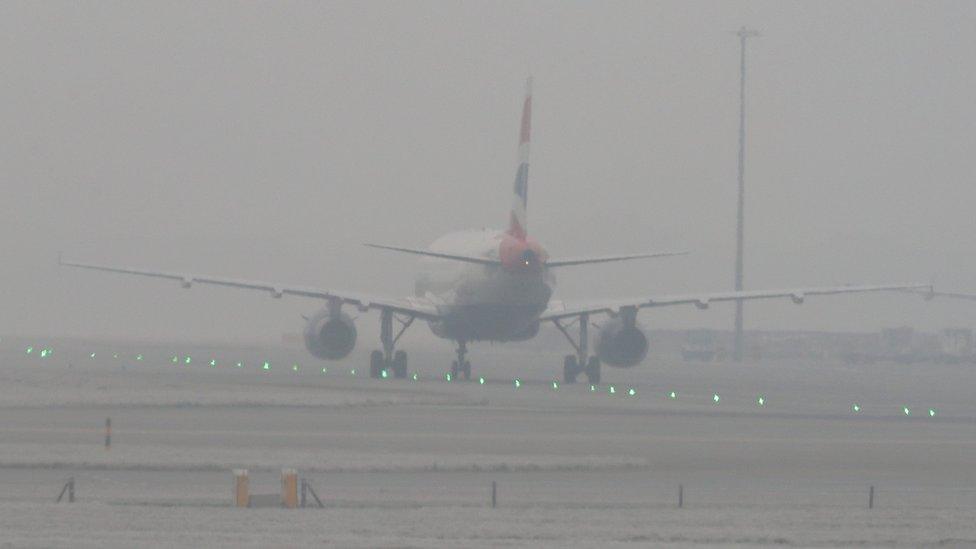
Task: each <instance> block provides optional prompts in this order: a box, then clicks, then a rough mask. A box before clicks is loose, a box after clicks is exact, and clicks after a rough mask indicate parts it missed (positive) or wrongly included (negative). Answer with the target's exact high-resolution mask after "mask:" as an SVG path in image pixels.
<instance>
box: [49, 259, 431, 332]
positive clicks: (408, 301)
mask: <svg viewBox="0 0 976 549" xmlns="http://www.w3.org/2000/svg"><path fill="white" fill-rule="evenodd" d="M58 263H59V264H60V265H64V266H67V267H78V268H81V269H92V270H96V271H107V272H112V273H123V274H130V275H137V276H145V277H152V278H164V279H168V280H176V281H179V282H180V284H181V285H182V286H183V287H184V288H190V287H192V286H193V284H210V285H214V286H229V287H232V288H242V289H245V290H258V291H263V292H268V293H270V294H271V297H274V298H280V297H281V296H283V295H296V296H301V297H312V298H317V299H324V300H339V301H340V302H342V303H344V304H349V305H353V306H355V307H358V308H359V309H360V310H362V311H366V310H369V309H390V310H392V311H394V312H397V313H402V314H406V315H410V316H415V317H418V318H421V319H424V320H436V319H438V318H440V312H439V311H438V309H437V306H436V304H435V303H434V302H432V301H430V300H429V299H424V298H416V297H410V298H404V299H386V298H378V297H373V296H368V295H363V294H356V293H351V292H335V291H332V290H324V289H320V288H313V287H309V286H293V285H288V284H275V283H272V282H260V281H255V280H242V279H237V278H226V277H217V276H208V275H194V274H189V273H177V272H169V271H151V270H145V269H136V268H131V267H115V266H109V265H98V264H95V263H82V262H79V261H65V260H62V259H60V258H58Z"/></svg>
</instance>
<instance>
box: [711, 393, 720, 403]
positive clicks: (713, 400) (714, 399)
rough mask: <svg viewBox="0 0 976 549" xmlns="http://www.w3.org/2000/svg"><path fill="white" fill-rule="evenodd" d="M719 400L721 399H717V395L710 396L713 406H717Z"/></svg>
mask: <svg viewBox="0 0 976 549" xmlns="http://www.w3.org/2000/svg"><path fill="white" fill-rule="evenodd" d="M719 400H721V398H719V396H718V393H715V394H713V395H712V402H714V403H715V404H718V401H719Z"/></svg>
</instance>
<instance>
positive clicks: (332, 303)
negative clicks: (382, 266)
mask: <svg viewBox="0 0 976 549" xmlns="http://www.w3.org/2000/svg"><path fill="white" fill-rule="evenodd" d="M526 88H527V90H526V97H525V101H524V103H523V108H522V123H521V131H520V133H519V166H518V170H517V173H516V177H515V185H514V189H513V205H512V209H511V212H510V215H509V226H508V229H507V230H504V231H491V230H482V231H468V232H459V233H452V234H448V235H446V236H444V237H442V238H440V239H438V240H437V241H435V242H434V243H433V244H432V245H431V246H430V247H429V248H427V249H415V248H406V247H397V246H381V245H376V244H368V245H369V246H373V247H376V248H383V249H388V250H394V251H398V252H403V253H410V254H416V255H420V256H423V257H425V258H427V259H425V263H426V267H427V268H426V269H425V271H426V272H424V273H423V274H421V275H420V277H419V278H418V279H417V282H416V290H415V295H413V296H411V297H406V298H399V299H397V298H392V299H387V298H382V297H375V296H367V295H356V294H354V293H348V292H342V291H334V290H330V289H323V288H311V287H303V286H293V285H288V284H276V283H268V282H256V281H248V280H239V279H235V278H226V277H216V276H200V275H193V274H187V273H176V272H165V271H154V270H144V269H135V268H127V267H113V266H106V265H96V264H91V263H82V262H77V261H61V264H63V265H67V266H73V267H82V268H87V269H96V270H102V271H112V272H118V273H126V274H134V275H142V276H148V277H157V278H165V279H172V280H177V281H179V282H180V283H181V284H182V286H183V287H185V288H190V287H191V286H192V285H194V284H211V285H218V286H231V287H236V288H243V289H249V290H259V291H265V292H269V293H270V294H271V295H272V297H276V298H280V297H281V296H283V295H296V296H302V297H309V298H314V299H319V300H322V301H324V302H325V307H324V308H323V309H322V310H321V311H319V312H318V313H317V314H315V315H313V316H311V317H309V318H308V319H307V325H306V327H305V344H306V347H307V349H308V351H309V352H310V353H311V354H312V355H313V356H315V357H317V358H320V359H326V360H338V359H342V358H344V357H346V356H347V355H349V353H350V352H351V351H352V350H353V348H354V346H355V344H356V327H355V324H354V322H353V319H352V318H351V317H350V316H349V315H348V314H347V313H346V312H345V311H344V310H343V307H344V306H351V307H354V308H356V309H358V310H359V311H362V312H365V311H368V310H377V311H379V312H380V326H381V335H380V341H381V346H382V349H378V350H375V351H373V352H372V354H371V356H370V374H371V375H372V376H373V377H379V376H381V375H382V374H383V372H384V371H392V374H393V375H394V377H400V378H402V377H405V376H406V375H407V354H406V352H404V351H402V350H396V344H397V343H398V341H399V339H400V337H401V336H402V335H403V333H404V332H405V331H406V330H407V328H409V327H410V326H411V324H412V323H413V322H414V321H415V320H417V319H419V320H422V321H426V322H427V323H428V324H429V325H430V328H431V330H432V331H433V333H434V334H436V335H437V336H439V337H441V338H445V339H449V340H452V341H454V342H455V343H456V344H457V359H456V360H455V361H454V362H453V364H452V367H451V373H452V375H453V376H454V378H455V379H457V378H459V377H460V376H463V377H464V378H466V379H470V377H471V364H470V362H468V361H467V360H466V354H467V343H468V342H472V341H521V340H526V339H530V338H532V337H534V336H535V335H536V334H537V333H538V331H539V327H540V325H541V324H542V323H544V322H552V323H553V324H554V325H555V326H556V327H557V328H558V329H559V330H560V331H561V332H562V333H563V334H564V335H565V336H566V338H567V339H568V340H569V343H570V344H571V345H572V346H573V348H574V350H575V353H573V354H571V355H567V356H566V357H565V360H564V364H563V376H564V379H565V381H567V382H574V381H576V379H577V377H578V375H579V374H581V373H583V374H585V375H586V376H587V378H588V379H589V382H590V383H593V384H596V383H599V382H600V369H601V365H602V364H606V365H608V366H614V367H630V366H634V365H637V364H639V363H640V362H641V361H642V360H643V359H644V357H645V355H646V354H647V338H646V336H645V335H644V332H643V330H642V328H641V326H640V324H639V323H638V319H637V314H638V311H639V310H640V309H645V308H650V307H666V306H674V305H687V304H691V305H695V306H697V307H699V308H702V309H704V308H707V307H708V306H709V305H710V304H711V303H715V302H721V301H735V300H753V299H768V298H777V297H782V298H790V299H792V300H793V302H794V303H797V304H799V303H802V302H803V301H804V299H805V298H806V297H807V296H812V295H830V294H847V293H857V292H876V291H884V290H909V291H911V290H927V291H931V286H929V285H876V286H838V287H821V288H792V289H785V290H764V291H738V292H736V291H732V292H717V293H701V294H690V295H660V296H641V297H636V298H632V299H611V300H602V301H598V302H596V303H591V304H579V305H570V304H564V303H562V302H560V301H555V300H552V299H551V298H552V294H553V288H554V284H555V278H554V276H553V275H552V271H553V270H555V269H560V268H566V267H570V266H576V265H585V264H591V263H604V262H611V261H624V260H631V259H637V258H651V257H664V256H672V255H680V252H658V253H642V254H631V255H618V256H603V257H579V258H550V257H549V255H548V254H547V253H546V251H545V249H543V247H542V246H540V245H539V243H537V242H536V241H535V240H533V239H532V238H530V237H529V236H528V234H527V232H526V231H527V223H526V207H527V190H528V172H529V142H530V140H529V137H530V131H531V128H530V123H531V111H532V95H531V80H530V81H529V82H528V83H527V86H526ZM591 317H601V318H602V319H603V321H602V323H601V324H599V325H598V326H597V333H596V336H595V338H594V347H595V349H594V352H593V353H591V352H590V345H589V343H590V336H589V328H590V327H591V324H592V320H591Z"/></svg>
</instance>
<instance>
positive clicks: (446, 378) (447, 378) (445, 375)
mask: <svg viewBox="0 0 976 549" xmlns="http://www.w3.org/2000/svg"><path fill="white" fill-rule="evenodd" d="M451 379H453V377H452V376H451V374H444V381H451Z"/></svg>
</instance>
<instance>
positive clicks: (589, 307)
mask: <svg viewBox="0 0 976 549" xmlns="http://www.w3.org/2000/svg"><path fill="white" fill-rule="evenodd" d="M899 290H900V291H905V290H916V291H917V290H923V291H926V292H931V291H932V286H931V285H929V284H907V285H882V286H828V287H815V288H792V289H786V290H749V291H741V292H715V293H703V294H680V295H661V296H652V297H649V298H635V299H618V300H607V301H605V302H603V303H594V304H583V305H577V306H566V305H564V304H563V303H561V302H552V303H551V304H550V306H549V308H548V309H547V310H546V312H544V313H543V314H542V316H541V317H540V320H559V319H562V318H570V317H574V316H579V315H581V314H610V315H614V314H617V313H619V312H620V310H621V309H626V308H635V309H644V308H648V307H668V306H672V305H695V306H697V307H698V308H699V309H707V308H708V306H709V305H710V304H712V303H718V302H722V301H738V300H740V299H741V300H743V301H745V300H753V299H773V298H779V297H788V298H790V299H792V300H793V302H794V303H796V304H800V303H803V301H804V300H805V299H806V297H807V296H812V295H836V294H852V293H864V292H883V291H899Z"/></svg>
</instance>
